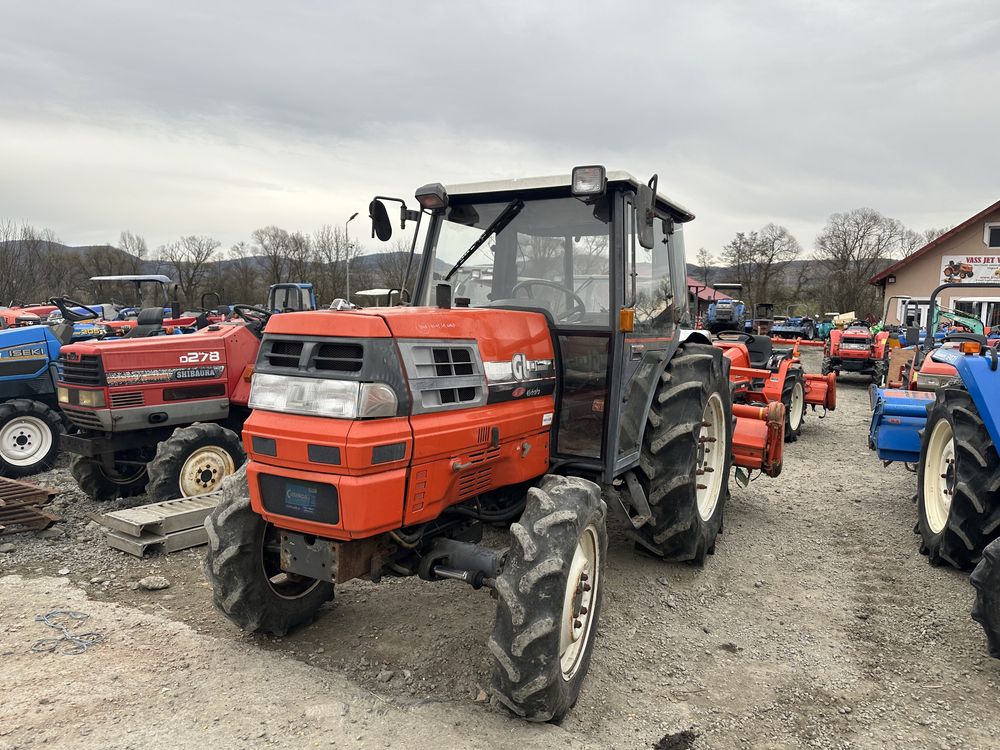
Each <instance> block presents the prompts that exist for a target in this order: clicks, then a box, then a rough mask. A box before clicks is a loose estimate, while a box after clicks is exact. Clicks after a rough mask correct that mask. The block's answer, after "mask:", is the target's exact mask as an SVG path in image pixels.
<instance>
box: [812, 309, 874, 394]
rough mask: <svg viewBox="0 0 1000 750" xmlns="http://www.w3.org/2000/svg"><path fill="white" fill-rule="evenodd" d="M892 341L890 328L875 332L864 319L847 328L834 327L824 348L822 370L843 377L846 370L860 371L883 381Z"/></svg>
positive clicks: (861, 373) (824, 372) (860, 373)
mask: <svg viewBox="0 0 1000 750" xmlns="http://www.w3.org/2000/svg"><path fill="white" fill-rule="evenodd" d="M888 340H889V332H888V331H879V332H878V333H875V334H873V333H872V330H871V326H870V325H869V324H868V323H866V322H865V321H863V320H855V321H853V322H852V323H851V324H850V325H848V326H846V327H845V328H844V329H843V330H840V329H838V328H834V329H833V330H831V331H830V338H829V339H827V342H826V345H825V346H824V347H823V369H822V373H823V374H824V375H829V374H830V373H833V374H834V375H835V376H839V375H840V374H841V373H842V372H856V373H858V374H859V375H868V376H870V377H871V379H872V382H873V383H881V382H882V380H883V378H884V376H885V361H886V360H885V351H886V345H887V343H888Z"/></svg>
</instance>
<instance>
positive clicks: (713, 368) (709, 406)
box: [635, 342, 733, 564]
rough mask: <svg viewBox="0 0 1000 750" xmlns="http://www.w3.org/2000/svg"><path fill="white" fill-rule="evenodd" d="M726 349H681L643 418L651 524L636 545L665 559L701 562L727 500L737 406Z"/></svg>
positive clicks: (642, 463) (643, 474)
mask: <svg viewBox="0 0 1000 750" xmlns="http://www.w3.org/2000/svg"><path fill="white" fill-rule="evenodd" d="M727 362H728V360H725V359H724V358H723V357H722V351H721V350H719V349H716V348H715V347H712V346H709V345H707V344H697V343H693V342H688V343H684V344H681V346H680V348H679V349H678V350H677V353H676V354H675V355H674V357H673V359H672V360H671V361H670V363H669V364H668V365H667V367H666V369H665V370H664V371H663V374H662V375H661V376H660V381H659V383H657V386H656V393H655V394H654V396H653V403H652V405H651V406H650V409H649V413H648V414H647V415H646V420H647V425H646V430H645V434H644V435H643V439H642V452H641V454H640V456H639V466H638V468H637V470H636V476H637V478H638V479H639V483H640V484H641V485H642V489H643V491H644V492H645V493H646V498H647V500H648V501H649V507H650V510H651V511H652V518H650V519H649V521H648V522H646V524H645V525H643V526H642V527H640V528H639V529H638V530H637V531H636V532H635V539H636V542H637V544H638V545H639V546H640V547H641V548H643V549H645V550H646V551H648V552H651V553H653V554H654V555H656V556H657V557H661V558H663V559H664V560H676V561H693V562H695V563H697V564H702V563H704V561H705V556H706V555H708V554H711V553H712V552H713V551H714V550H715V538H716V536H717V535H718V533H719V529H720V528H721V527H722V512H723V508H724V507H725V504H726V500H727V499H728V497H729V469H730V467H731V465H732V445H733V416H732V414H733V407H732V395H731V392H730V390H729V381H728V377H727V372H726V369H725V368H726V367H727V364H726V363H727Z"/></svg>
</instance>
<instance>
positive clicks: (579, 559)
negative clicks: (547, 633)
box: [559, 524, 601, 681]
mask: <svg viewBox="0 0 1000 750" xmlns="http://www.w3.org/2000/svg"><path fill="white" fill-rule="evenodd" d="M600 575H601V545H600V542H599V541H598V536H597V528H596V527H595V526H594V525H593V524H590V525H589V526H587V528H586V529H584V530H583V533H582V534H581V535H580V539H579V540H578V541H577V543H576V551H575V552H574V553H573V561H572V562H571V563H570V566H569V575H568V576H567V577H566V593H565V594H564V595H563V609H562V622H561V625H560V629H559V666H560V669H561V670H562V677H563V679H564V680H566V681H569V680H572V679H573V677H574V675H576V673H577V672H578V671H579V670H580V665H581V664H582V663H583V656H584V654H586V653H587V644H588V643H590V638H591V636H592V634H593V630H594V605H595V603H596V602H597V593H598V591H599V588H598V587H599V586H600V585H601V580H600Z"/></svg>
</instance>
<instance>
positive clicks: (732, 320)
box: [705, 284, 747, 333]
mask: <svg viewBox="0 0 1000 750" xmlns="http://www.w3.org/2000/svg"><path fill="white" fill-rule="evenodd" d="M714 289H715V290H716V291H717V292H718V291H731V292H736V293H739V292H740V291H741V290H742V289H743V285H742V284H716V285H715V287H714ZM746 322H747V306H746V303H744V302H743V300H739V299H735V298H730V299H713V300H712V302H710V303H709V305H708V313H707V314H706V316H705V328H706V329H708V331H709V332H710V333H718V332H719V331H742V330H743V328H744V326H746Z"/></svg>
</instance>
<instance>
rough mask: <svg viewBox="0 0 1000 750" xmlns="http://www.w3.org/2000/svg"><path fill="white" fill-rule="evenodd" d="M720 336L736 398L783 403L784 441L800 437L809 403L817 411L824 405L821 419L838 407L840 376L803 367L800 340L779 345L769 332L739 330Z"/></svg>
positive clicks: (719, 339) (744, 400) (739, 401)
mask: <svg viewBox="0 0 1000 750" xmlns="http://www.w3.org/2000/svg"><path fill="white" fill-rule="evenodd" d="M717 338H718V340H717V341H716V342H715V346H717V347H719V348H720V349H722V351H723V352H725V355H726V358H727V359H728V360H729V362H730V365H731V366H730V369H729V380H730V382H731V383H732V384H733V389H734V390H733V400H734V402H735V403H737V404H740V403H744V404H773V403H780V404H782V405H784V407H785V413H784V429H783V434H784V439H785V442H788V443H793V442H795V441H796V440H798V438H799V433H800V432H801V431H802V423H803V422H804V421H805V417H806V407H807V406H811V407H812V408H813V410H814V411H815V410H816V408H817V407H821V408H822V409H823V412H822V414H821V415H820V419H822V418H823V416H825V415H826V412H828V411H833V410H835V409H836V408H837V376H836V375H834V374H833V373H829V374H827V375H814V374H810V373H807V372H806V371H805V370H803V369H802V362H801V361H800V359H799V348H798V344H797V343H796V344H795V345H794V346H793V347H791V348H789V349H776V348H775V347H774V346H773V343H772V340H771V338H770V337H769V336H761V335H759V334H750V333H741V332H738V331H723V332H721V333H719V334H718V336H717Z"/></svg>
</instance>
